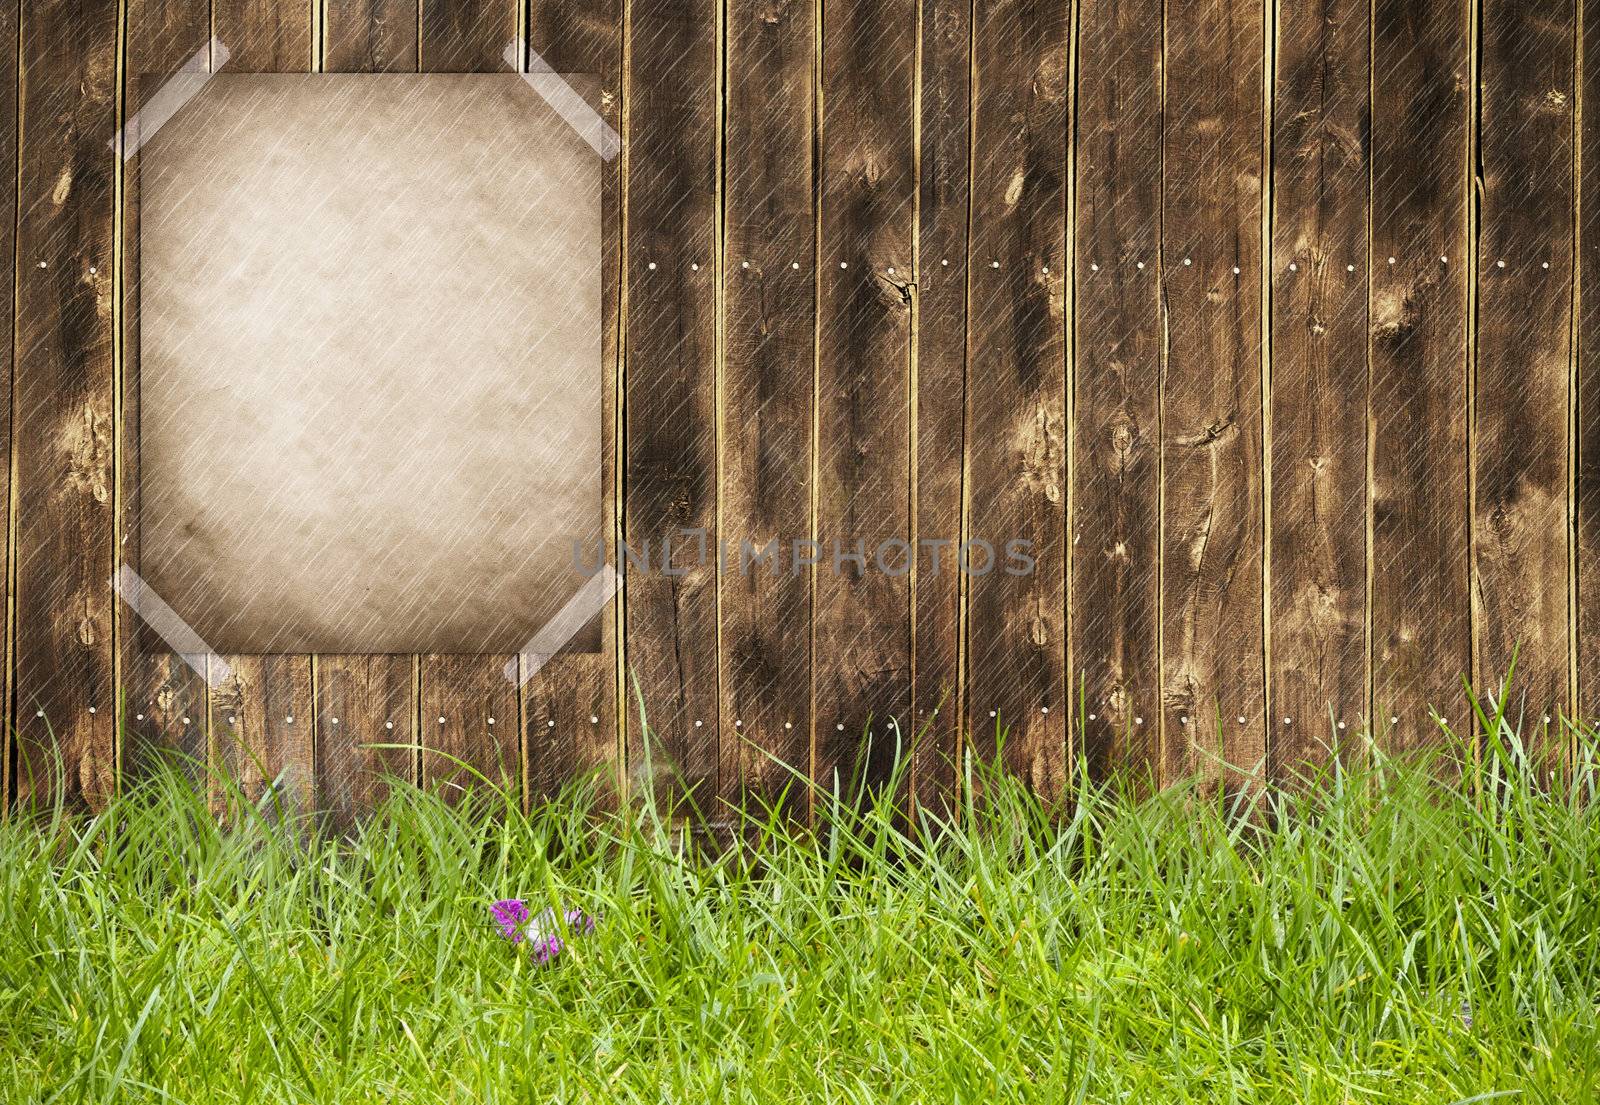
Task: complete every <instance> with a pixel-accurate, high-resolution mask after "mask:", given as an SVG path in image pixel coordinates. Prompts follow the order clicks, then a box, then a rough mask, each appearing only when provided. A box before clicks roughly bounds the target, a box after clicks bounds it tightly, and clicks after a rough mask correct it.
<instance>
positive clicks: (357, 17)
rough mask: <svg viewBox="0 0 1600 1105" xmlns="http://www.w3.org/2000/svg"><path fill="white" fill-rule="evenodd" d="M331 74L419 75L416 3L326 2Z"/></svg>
mask: <svg viewBox="0 0 1600 1105" xmlns="http://www.w3.org/2000/svg"><path fill="white" fill-rule="evenodd" d="M323 18H324V20H325V23H324V31H323V34H324V39H323V68H324V69H326V70H327V71H328V72H329V73H414V72H416V71H417V37H418V36H417V2H416V0H324V14H323Z"/></svg>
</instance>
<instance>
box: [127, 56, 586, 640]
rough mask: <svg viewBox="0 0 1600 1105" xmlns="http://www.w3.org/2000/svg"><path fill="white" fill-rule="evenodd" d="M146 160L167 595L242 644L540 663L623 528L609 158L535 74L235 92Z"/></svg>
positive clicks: (158, 556) (145, 350)
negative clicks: (613, 518)
mask: <svg viewBox="0 0 1600 1105" xmlns="http://www.w3.org/2000/svg"><path fill="white" fill-rule="evenodd" d="M139 162H140V163H139V166H138V172H139V249H140V256H139V280H140V284H139V289H138V293H139V320H140V334H139V388H140V391H139V396H138V400H139V435H140V440H139V462H140V470H139V473H138V477H139V493H140V525H141V529H140V535H139V536H140V548H139V561H140V572H141V574H142V575H143V576H144V578H145V580H146V581H148V583H149V585H150V586H151V588H152V589H153V590H154V591H155V592H157V593H158V594H160V595H161V596H162V598H163V599H165V600H166V602H167V603H168V604H170V605H171V607H172V608H173V609H174V610H175V611H176V612H177V614H178V615H179V616H181V617H182V618H183V619H185V620H186V621H187V622H189V623H190V625H192V626H193V627H194V629H195V630H196V631H197V632H198V633H199V634H200V636H201V637H203V638H204V639H205V640H206V641H207V642H208V643H209V644H210V645H211V646H212V647H213V648H216V649H218V650H220V651H223V652H242V653H251V652H287V653H304V652H343V653H378V652H457V653H492V652H512V651H515V650H516V649H517V648H519V647H520V646H521V645H522V644H523V642H524V641H526V640H527V639H528V638H529V636H530V635H531V634H533V633H535V632H537V631H538V630H539V628H540V627H541V626H542V625H544V624H545V622H547V621H548V620H549V619H550V617H551V616H553V615H554V614H555V613H556V612H557V611H558V610H559V609H560V608H561V607H562V605H563V604H564V603H566V602H567V601H568V599H570V598H571V597H572V596H573V595H574V594H575V593H576V592H577V591H578V590H579V588H581V587H582V586H583V584H584V582H585V579H584V576H583V575H582V574H580V573H579V572H578V571H576V570H575V568H574V566H573V556H572V552H571V547H570V546H571V541H572V540H573V539H579V540H582V541H584V542H586V544H587V547H589V548H591V549H592V548H593V540H594V538H595V537H596V535H597V534H598V533H599V532H600V527H601V469H600V444H601V386H600V380H601V365H600V348H601V345H600V287H601V208H600V166H601V164H602V162H601V158H600V156H599V154H597V153H596V151H595V149H594V148H593V147H592V146H591V145H590V144H589V143H588V142H587V141H585V139H584V138H583V137H582V136H581V135H579V134H578V133H576V132H575V131H574V130H573V128H572V127H571V126H570V125H569V123H568V122H566V121H564V120H563V119H562V118H561V116H560V115H559V114H558V113H557V112H556V111H555V110H552V108H551V107H550V106H549V105H548V104H547V103H546V102H545V100H544V99H542V98H541V97H540V95H539V94H538V93H537V92H536V91H535V90H534V89H532V88H530V87H529V85H528V84H527V83H525V82H524V81H523V79H522V78H520V77H519V76H517V75H515V74H509V73H508V74H504V75H467V74H440V75H416V76H410V75H382V76H371V75H320V74H319V75H314V76H303V75H279V74H270V75H268V74H231V73H226V72H224V73H220V74H218V75H216V76H215V77H213V78H212V79H211V80H210V81H209V82H208V83H206V85H205V87H204V88H203V89H202V90H201V91H200V92H199V93H198V94H197V95H196V96H195V97H194V98H193V99H192V100H191V101H190V102H189V103H187V104H186V105H185V106H184V107H183V108H182V110H180V111H179V112H178V113H177V114H176V115H174V116H173V118H172V119H171V120H170V121H168V122H167V123H166V124H165V125H163V126H162V127H161V129H160V131H159V132H158V133H156V134H155V135H154V136H153V137H151V136H147V137H146V140H145V144H144V146H143V148H142V150H141V152H140V154H139ZM590 636H591V637H592V636H593V635H592V634H590ZM585 643H586V644H587V646H588V647H591V648H592V647H595V646H596V641H595V640H588V641H587V642H585V641H584V640H583V639H582V638H580V641H579V646H580V647H582V646H583V645H584V644H585Z"/></svg>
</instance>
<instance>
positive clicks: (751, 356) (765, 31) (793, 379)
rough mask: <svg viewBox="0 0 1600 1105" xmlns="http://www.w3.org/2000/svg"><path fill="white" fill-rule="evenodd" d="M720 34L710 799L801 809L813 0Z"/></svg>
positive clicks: (744, 9) (737, 7)
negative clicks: (718, 490)
mask: <svg viewBox="0 0 1600 1105" xmlns="http://www.w3.org/2000/svg"><path fill="white" fill-rule="evenodd" d="M727 19H728V23H727V72H728V74H729V77H730V79H729V83H728V87H727V92H726V95H727V122H726V154H725V164H726V166H727V171H726V176H725V180H724V199H723V218H724V226H725V228H726V229H725V241H724V254H723V262H722V266H723V267H722V271H723V278H724V283H725V289H726V290H725V293H724V306H723V310H724V320H725V321H724V331H725V338H724V357H725V360H724V365H723V371H722V394H723V402H722V415H721V417H722V431H721V433H720V435H719V437H720V440H721V446H722V461H721V474H722V533H723V534H724V540H725V541H727V543H728V546H729V547H728V550H727V552H726V553H725V554H724V555H725V560H726V563H725V565H724V568H723V571H722V583H721V596H722V598H721V604H720V605H721V611H722V657H721V665H722V676H721V685H722V715H723V722H722V730H723V739H722V740H721V742H720V743H721V753H722V754H721V761H722V767H721V771H720V775H721V793H722V796H723V797H724V798H725V799H727V800H729V801H732V802H736V803H737V802H738V801H740V800H741V799H743V798H751V799H754V800H756V801H767V802H770V801H773V800H774V799H776V798H777V796H778V795H779V794H780V793H781V792H782V791H783V789H784V788H785V787H789V788H790V790H791V793H792V795H793V797H794V798H795V799H796V800H798V801H800V802H801V803H802V805H803V800H804V797H805V795H804V793H803V791H804V788H803V787H798V786H791V784H792V782H793V777H792V776H791V775H790V773H789V772H788V771H787V770H785V769H784V767H783V766H782V765H788V766H789V767H793V768H796V769H798V770H799V771H801V772H802V773H804V772H805V771H806V769H807V758H808V752H809V748H808V744H807V734H808V733H809V732H810V730H811V725H810V716H809V713H810V711H809V702H808V700H809V697H810V673H809V671H808V670H807V669H808V665H809V663H810V656H809V655H808V653H807V640H808V638H809V635H810V620H811V610H810V603H811V594H810V587H809V585H808V582H807V579H806V576H805V575H804V574H802V573H799V572H795V571H793V570H792V569H791V558H790V555H789V550H790V549H791V548H792V544H793V542H794V540H795V539H796V538H799V537H804V536H806V535H807V534H808V533H809V532H810V527H811V519H810V502H811V352H812V337H813V332H812V328H813V317H814V316H813V306H814V303H813V291H814V288H815V272H816V269H815V258H814V256H813V250H814V249H815V244H816V243H815V217H814V212H813V210H812V196H811V184H812V179H813V171H814V168H813V165H812V157H811V154H812V146H811V137H812V118H813V112H814V109H815V105H814V103H813V101H812V90H813V70H812V64H813V61H814V57H815V51H814V49H813V45H814V44H813V39H814V33H813V32H814V29H815V25H816V19H815V10H814V8H813V6H812V3H811V0H759V2H749V0H743V2H738V0H736V2H734V3H730V4H729V5H728V9H727ZM773 542H776V543H777V545H776V549H775V551H774V555H773V556H772V557H771V558H770V560H769V561H768V562H766V563H763V562H761V561H760V560H758V559H757V558H758V557H759V556H761V554H762V553H763V552H764V551H765V550H766V549H767V547H768V546H769V545H770V544H771V543H773ZM774 758H775V759H776V760H779V761H782V763H781V764H780V763H776V762H774Z"/></svg>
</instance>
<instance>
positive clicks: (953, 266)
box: [911, 0, 972, 814]
mask: <svg viewBox="0 0 1600 1105" xmlns="http://www.w3.org/2000/svg"><path fill="white" fill-rule="evenodd" d="M971 20H972V5H971V4H970V3H968V2H967V0H924V2H923V4H922V27H921V29H920V32H921V35H922V69H921V72H920V73H919V74H918V84H919V88H920V106H921V111H922V118H921V120H920V122H921V138H922V150H921V166H920V168H921V174H922V176H921V179H920V180H919V181H918V182H917V187H918V190H919V192H918V198H917V233H918V236H919V237H918V243H917V255H918V262H917V285H916V290H915V294H914V297H913V300H912V304H913V307H914V309H915V315H914V320H915V322H914V325H915V335H914V337H915V340H916V384H915V389H914V390H915V399H916V404H917V405H916V435H917V436H916V443H915V455H914V457H913V463H914V464H915V467H916V478H917V485H916V503H915V506H916V524H915V526H914V527H913V528H914V529H915V531H916V537H917V571H916V575H915V576H914V577H913V579H912V591H913V601H914V602H915V604H916V607H915V610H914V611H913V613H914V616H915V619H916V620H915V626H914V640H913V642H912V650H913V656H912V659H913V661H914V662H913V665H912V697H913V701H914V705H915V709H914V711H913V713H912V720H913V726H914V730H915V732H914V736H913V740H914V741H915V747H914V750H913V755H912V765H911V774H912V778H911V786H912V793H913V794H914V795H915V797H916V801H917V803H918V804H919V805H921V806H924V807H926V808H928V809H930V810H932V811H933V812H935V813H937V814H947V813H949V812H950V810H951V809H952V808H953V804H954V801H955V796H956V782H957V771H956V765H957V764H958V763H959V762H960V754H961V753H960V749H961V739H962V734H963V732H964V728H965V727H964V725H963V719H964V717H965V713H964V706H963V703H962V699H961V684H960V681H959V677H960V663H961V655H960V652H961V648H960V642H961V574H960V572H959V571H957V570H955V569H954V567H953V559H952V550H954V549H958V548H959V547H960V545H961V533H962V530H961V521H962V513H961V504H962V493H963V490H964V480H963V473H964V467H963V462H964V456H965V448H966V430H967V428H966V400H967V236H968V233H967V231H968V226H967V224H968V211H969V209H970V195H969V185H968V178H969V176H970V170H969V161H970V158H971V154H972V150H971V133H972V124H971V115H972V99H971V96H972V73H971V70H972V41H971V40H972V25H971Z"/></svg>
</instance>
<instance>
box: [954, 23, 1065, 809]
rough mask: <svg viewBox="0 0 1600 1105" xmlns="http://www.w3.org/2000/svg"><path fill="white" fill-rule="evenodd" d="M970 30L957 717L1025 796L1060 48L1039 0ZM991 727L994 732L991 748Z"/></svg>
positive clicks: (1054, 482)
mask: <svg viewBox="0 0 1600 1105" xmlns="http://www.w3.org/2000/svg"><path fill="white" fill-rule="evenodd" d="M978 13H979V14H978V16H977V22H976V24H975V26H974V27H973V54H974V56H973V75H974V77H973V80H974V91H973V95H974V99H975V101H976V105H977V106H976V111H975V113H974V116H973V132H972V147H973V151H974V153H973V162H972V214H971V218H972V240H971V247H970V250H969V260H968V264H969V270H968V281H969V284H970V289H971V306H972V312H971V315H970V318H969V320H968V326H967V335H968V338H967V341H968V349H967V363H968V371H969V372H970V374H971V378H972V379H973V380H974V381H976V382H977V383H978V386H976V387H973V388H970V389H969V390H968V392H967V404H968V410H967V423H968V425H970V426H972V427H974V429H975V431H976V432H975V433H974V434H973V436H972V440H971V445H970V448H969V450H968V471H969V476H968V484H969V488H968V497H969V502H970V507H969V509H968V512H967V531H968V532H967V543H966V544H964V545H963V546H962V547H961V548H960V549H959V550H958V553H957V557H958V559H959V561H960V564H959V569H960V570H961V571H962V572H964V573H965V575H966V577H967V582H966V585H967V594H968V615H967V665H966V674H967V703H968V710H967V717H968V728H969V731H970V732H971V734H972V748H973V752H974V754H975V755H977V756H978V757H979V758H980V759H982V760H984V761H989V760H993V759H995V758H996V756H997V755H998V756H999V757H1000V758H1001V760H1002V761H1003V762H1004V764H1005V765H1006V767H1007V769H1009V770H1010V771H1013V772H1015V773H1016V774H1017V775H1019V776H1020V777H1022V778H1024V779H1026V780H1027V782H1028V784H1029V785H1030V786H1031V787H1033V788H1034V789H1036V790H1038V791H1040V792H1041V793H1045V794H1049V795H1054V794H1057V793H1059V792H1060V790H1061V787H1062V784H1063V783H1064V781H1065V778H1066V745H1067V741H1066V732H1067V711H1066V704H1067V684H1066V648H1065V645H1066V626H1065V619H1066V608H1067V604H1066V591H1065V570H1066V502H1067V494H1066V487H1067V469H1066V451H1067V435H1066V395H1067V386H1066V310H1065V304H1066V285H1067V282H1068V281H1069V280H1071V277H1072V274H1071V272H1070V271H1069V270H1068V268H1067V265H1066V256H1065V255H1066V225H1065V220H1066V193H1067V182H1066V175H1067V156H1066V155H1067V148H1068V147H1067V138H1068V136H1067V119H1068V112H1067V107H1068V88H1067V69H1068V65H1067V60H1068V58H1067V48H1068V40H1069V26H1068V21H1067V20H1068V15H1069V14H1070V11H1069V9H1068V8H1067V7H1065V6H1064V5H1062V4H1059V3H1056V2H1054V0H1009V2H1006V3H999V4H995V5H992V6H986V7H983V8H980V9H978ZM1002 727H1003V732H1004V740H1003V744H1002V743H1001V739H1000V738H1001V730H1002Z"/></svg>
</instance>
